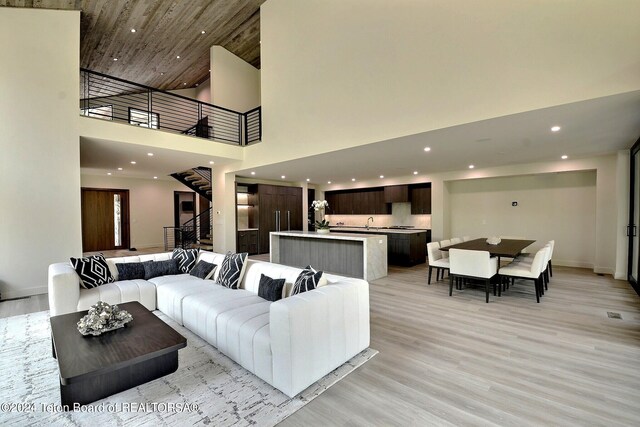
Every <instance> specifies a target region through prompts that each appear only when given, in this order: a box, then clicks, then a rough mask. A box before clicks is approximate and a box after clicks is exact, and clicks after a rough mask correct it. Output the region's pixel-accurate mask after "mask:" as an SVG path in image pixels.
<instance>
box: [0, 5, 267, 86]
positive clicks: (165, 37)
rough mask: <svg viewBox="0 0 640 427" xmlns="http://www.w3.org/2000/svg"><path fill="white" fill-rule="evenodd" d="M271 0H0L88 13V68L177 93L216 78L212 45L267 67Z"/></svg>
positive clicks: (84, 53)
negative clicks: (264, 43)
mask: <svg viewBox="0 0 640 427" xmlns="http://www.w3.org/2000/svg"><path fill="white" fill-rule="evenodd" d="M265 1H266V0H75V1H74V0H0V6H10V7H30V8H44V9H63V10H81V11H82V13H81V24H80V65H81V66H82V67H83V68H88V69H90V70H93V71H99V72H102V73H105V74H109V75H113V76H116V77H120V78H123V79H126V80H130V81H133V82H136V83H142V84H145V85H148V86H151V87H156V88H160V89H165V90H170V89H184V88H189V87H194V86H196V85H197V84H200V83H202V82H203V81H205V80H207V79H208V78H209V48H210V47H211V46H213V45H220V46H222V47H224V48H226V49H227V50H229V51H230V52H232V53H234V54H235V55H237V56H238V57H240V58H242V59H243V60H245V61H246V62H248V63H250V64H251V65H253V66H255V67H257V68H260V5H261V4H262V3H264V2H265ZM132 29H135V32H132ZM203 31H204V33H203ZM178 56H179V57H180V58H178ZM114 58H117V61H115V60H114ZM185 83H186V84H185Z"/></svg>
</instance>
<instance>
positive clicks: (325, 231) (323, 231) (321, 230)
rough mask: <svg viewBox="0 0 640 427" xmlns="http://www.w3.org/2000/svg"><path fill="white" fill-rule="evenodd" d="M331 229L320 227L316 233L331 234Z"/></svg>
mask: <svg viewBox="0 0 640 427" xmlns="http://www.w3.org/2000/svg"><path fill="white" fill-rule="evenodd" d="M330 231H331V230H329V229H328V228H318V229H317V230H316V233H318V234H329V232H330Z"/></svg>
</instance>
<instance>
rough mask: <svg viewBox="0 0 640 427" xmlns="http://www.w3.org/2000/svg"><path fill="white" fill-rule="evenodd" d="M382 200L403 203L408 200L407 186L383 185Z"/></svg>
mask: <svg viewBox="0 0 640 427" xmlns="http://www.w3.org/2000/svg"><path fill="white" fill-rule="evenodd" d="M384 201H385V202H386V203H404V202H408V201H409V186H407V185H390V186H388V187H384Z"/></svg>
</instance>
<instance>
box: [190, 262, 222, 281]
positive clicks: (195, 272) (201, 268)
mask: <svg viewBox="0 0 640 427" xmlns="http://www.w3.org/2000/svg"><path fill="white" fill-rule="evenodd" d="M216 267H217V265H215V264H211V263H210V262H207V261H200V262H199V263H197V264H196V266H195V267H193V268H192V269H191V272H190V273H189V274H190V275H192V276H195V277H198V278H200V279H203V280H208V279H211V277H213V272H214V271H215V270H216Z"/></svg>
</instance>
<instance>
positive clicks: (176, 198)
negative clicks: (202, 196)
mask: <svg viewBox="0 0 640 427" xmlns="http://www.w3.org/2000/svg"><path fill="white" fill-rule="evenodd" d="M173 217H174V224H173V225H174V227H181V226H182V225H184V223H185V222H187V221H190V220H192V219H193V218H195V217H196V193H194V192H193V191H174V192H173Z"/></svg>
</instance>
